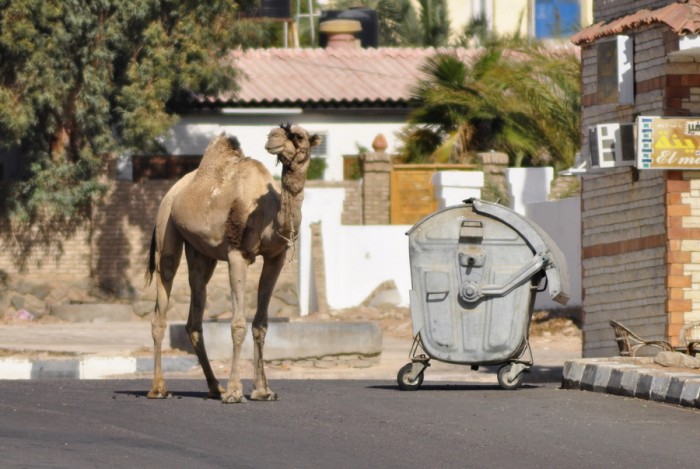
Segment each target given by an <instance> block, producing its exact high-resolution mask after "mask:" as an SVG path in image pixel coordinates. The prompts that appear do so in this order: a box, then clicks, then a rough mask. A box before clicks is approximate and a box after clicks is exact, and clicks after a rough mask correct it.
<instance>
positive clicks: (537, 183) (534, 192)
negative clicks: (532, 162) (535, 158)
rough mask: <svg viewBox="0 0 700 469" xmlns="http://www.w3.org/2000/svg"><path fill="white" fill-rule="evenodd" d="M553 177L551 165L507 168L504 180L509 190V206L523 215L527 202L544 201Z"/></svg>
mask: <svg viewBox="0 0 700 469" xmlns="http://www.w3.org/2000/svg"><path fill="white" fill-rule="evenodd" d="M553 178H554V169H553V168H551V167H544V168H508V169H507V170H506V180H507V181H508V186H509V190H510V208H512V209H513V210H515V211H516V212H518V213H519V214H520V215H525V206H526V205H527V204H531V203H536V202H544V201H546V200H547V197H548V196H549V187H550V186H551V184H552V179H553Z"/></svg>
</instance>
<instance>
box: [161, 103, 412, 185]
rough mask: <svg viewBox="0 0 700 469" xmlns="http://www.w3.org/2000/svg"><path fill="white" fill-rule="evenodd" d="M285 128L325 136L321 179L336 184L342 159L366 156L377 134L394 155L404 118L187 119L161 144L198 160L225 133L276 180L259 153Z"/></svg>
mask: <svg viewBox="0 0 700 469" xmlns="http://www.w3.org/2000/svg"><path fill="white" fill-rule="evenodd" d="M246 111H247V112H251V111H250V110H246ZM261 112H262V111H261ZM287 122H291V123H294V124H298V125H301V126H302V127H304V128H305V129H306V130H308V131H309V132H312V133H324V134H325V136H326V148H327V155H326V158H327V163H328V166H327V168H326V172H325V175H324V179H325V180H327V181H342V180H343V155H357V154H359V150H358V148H360V147H363V148H366V149H369V150H371V148H372V141H373V140H374V138H375V137H376V136H377V134H380V133H381V134H383V135H384V137H386V140H387V143H388V144H389V147H388V149H387V151H388V152H390V153H391V152H393V151H395V150H396V147H397V144H398V139H397V137H396V134H397V132H398V131H399V130H400V129H401V128H402V127H403V126H404V116H397V115H389V116H387V115H384V116H382V115H371V114H363V115H356V114H355V115H350V116H335V115H327V114H300V113H296V114H295V113H293V112H278V113H274V114H273V113H269V114H258V115H250V114H208V115H205V114H200V115H188V116H183V117H182V119H181V120H180V121H179V122H178V123H177V124H176V125H175V126H174V128H173V129H172V131H171V132H170V133H169V134H168V135H167V137H166V138H165V139H164V140H163V144H164V145H165V148H166V149H167V150H168V152H170V153H171V154H173V155H201V154H202V153H203V152H204V149H205V148H206V146H207V145H208V144H209V142H210V141H211V139H212V138H213V137H215V136H217V135H219V134H221V132H226V133H228V134H229V135H234V136H236V137H238V140H239V141H240V142H241V146H242V148H243V151H244V153H245V154H246V155H247V156H253V157H255V158H256V159H259V160H260V161H262V162H263V163H264V164H265V165H266V166H267V167H268V169H269V170H270V172H271V173H272V174H273V175H279V174H280V171H281V167H279V166H277V165H276V158H275V157H274V156H272V155H269V154H268V153H267V152H266V151H265V142H266V141H267V134H268V133H269V132H270V130H271V129H272V128H274V127H276V126H278V125H280V124H281V123H287Z"/></svg>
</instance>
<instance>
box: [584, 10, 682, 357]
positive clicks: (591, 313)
mask: <svg viewBox="0 0 700 469" xmlns="http://www.w3.org/2000/svg"><path fill="white" fill-rule="evenodd" d="M665 3H667V2H637V1H635V2H632V1H626V2H625V1H615V2H596V4H595V7H594V14H595V15H596V21H598V20H601V19H603V20H609V19H611V18H616V17H619V16H623V15H625V14H629V13H630V12H631V11H635V10H636V9H638V8H642V7H651V8H653V7H658V6H659V5H660V4H665ZM641 4H644V5H641ZM633 36H634V51H635V53H634V77H635V104H633V105H620V104H600V105H599V104H597V103H596V93H597V66H598V63H597V52H596V44H591V45H587V46H585V47H583V48H582V50H581V60H582V75H581V77H582V93H583V96H582V105H583V106H582V128H583V129H584V130H585V129H588V128H589V127H590V126H592V125H595V124H599V123H607V122H633V121H634V120H635V118H636V116H637V115H640V114H645V115H664V93H665V87H666V73H667V71H666V69H665V66H664V64H665V62H666V57H667V55H668V53H669V52H672V51H674V50H677V48H678V38H677V36H675V35H674V34H672V33H670V32H669V30H668V28H667V27H665V26H660V25H650V26H644V27H641V28H639V29H637V30H635V31H634V32H633ZM581 151H582V153H583V154H587V153H588V152H589V142H588V135H587V131H584V132H583V136H582V149H581ZM673 187H674V183H673V182H671V183H670V184H669V185H668V186H667V181H666V174H665V173H664V172H661V171H653V172H649V171H648V172H644V171H639V172H638V171H636V170H634V169H632V168H621V169H611V170H607V171H606V172H605V173H601V174H597V175H586V176H585V177H583V178H582V184H581V210H582V227H581V229H582V238H581V243H582V269H583V280H582V288H583V309H584V315H585V317H584V326H583V332H584V345H583V354H584V356H586V357H595V356H609V355H615V354H616V353H617V346H616V344H615V342H614V334H613V332H612V328H611V327H610V326H609V323H608V322H609V320H610V319H612V318H614V319H617V320H620V321H621V322H623V323H624V324H626V325H628V326H629V327H631V328H632V329H633V330H634V331H635V332H638V333H639V334H640V335H643V336H647V337H656V338H665V337H668V336H669V334H670V333H673V332H674V331H675V328H673V329H672V328H670V327H669V316H668V308H676V307H686V306H687V303H684V302H677V301H676V297H678V296H679V295H681V292H679V291H678V290H671V288H685V287H681V286H680V285H685V284H686V283H687V280H686V279H680V278H676V277H673V276H670V275H669V273H670V271H673V272H677V271H678V268H679V267H678V266H673V265H672V264H669V263H668V261H669V259H671V258H672V256H671V255H670V254H669V252H668V249H669V247H671V245H670V241H669V240H668V239H667V224H668V223H670V219H669V218H667V212H666V200H667V197H668V195H667V191H668V190H671V189H673ZM672 247H673V248H676V247H677V246H676V245H675V244H674V245H673V246H672ZM679 259H681V258H679ZM674 282H679V283H678V285H679V286H673V287H671V285H676V284H675V283H674ZM671 294H672V295H674V298H673V300H672V299H671Z"/></svg>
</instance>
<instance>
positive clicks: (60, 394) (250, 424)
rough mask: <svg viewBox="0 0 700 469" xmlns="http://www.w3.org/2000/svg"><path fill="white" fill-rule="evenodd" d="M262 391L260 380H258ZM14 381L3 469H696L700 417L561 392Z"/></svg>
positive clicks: (4, 407) (0, 415)
mask: <svg viewBox="0 0 700 469" xmlns="http://www.w3.org/2000/svg"><path fill="white" fill-rule="evenodd" d="M245 384H246V385H247V386H248V387H249V386H250V383H249V382H245ZM148 386H149V382H148V381H145V380H103V381H79V380H32V381H0V466H2V467H32V468H34V467H51V468H62V467H65V468H69V467H70V468H78V467H130V468H131V467H149V468H159V467H199V468H205V467H236V468H246V467H256V468H316V467H319V468H333V469H340V468H374V467H382V468H388V467H440V468H447V467H557V468H561V467H571V468H576V467H623V466H624V467H643V468H647V467H695V466H697V464H698V461H699V460H700V450H699V449H698V437H699V436H700V413H698V412H697V411H693V410H687V409H684V408H680V407H674V406H669V405H664V404H658V403H654V402H649V401H641V400H635V399H627V398H622V397H617V396H610V395H605V394H595V393H588V392H584V391H565V390H560V389H558V387H557V386H556V385H555V384H547V385H537V386H536V385H527V386H526V387H524V388H522V389H519V390H517V391H503V390H500V389H499V388H498V387H497V386H494V385H490V384H473V385H470V384H464V383H459V384H446V383H440V384H429V383H427V382H426V383H424V384H423V386H422V387H421V388H420V390H418V391H414V392H406V391H399V390H398V389H397V386H396V383H395V382H389V381H359V380H347V381H337V380H276V381H273V382H272V383H271V386H272V387H273V389H274V390H275V391H277V392H278V393H279V394H280V396H281V399H280V401H278V402H247V403H245V404H233V405H223V404H221V403H220V402H218V401H216V400H211V399H206V393H205V386H204V383H203V381H202V380H172V381H169V386H170V389H171V391H173V393H174V395H175V397H174V398H173V399H168V400H162V401H152V400H148V399H146V397H145V395H146V391H147V390H148Z"/></svg>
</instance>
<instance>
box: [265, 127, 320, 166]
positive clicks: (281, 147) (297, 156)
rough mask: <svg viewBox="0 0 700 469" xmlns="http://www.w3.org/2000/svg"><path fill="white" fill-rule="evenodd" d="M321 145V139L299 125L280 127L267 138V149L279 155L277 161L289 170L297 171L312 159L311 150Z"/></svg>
mask: <svg viewBox="0 0 700 469" xmlns="http://www.w3.org/2000/svg"><path fill="white" fill-rule="evenodd" d="M320 143H321V137H320V136H318V135H317V134H314V135H309V133H308V132H307V131H306V130H304V129H303V128H301V127H299V126H298V125H292V124H287V125H280V126H279V127H278V128H276V129H273V130H272V131H271V132H270V134H269V135H268V136H267V143H266V144H265V149H266V150H267V151H268V152H270V153H272V154H273V155H277V161H279V162H280V163H282V166H284V167H285V168H287V169H291V170H292V171H296V170H297V169H299V168H300V167H301V166H303V165H304V164H306V163H307V162H308V161H309V158H310V157H311V148H312V147H315V146H316V145H318V144H320Z"/></svg>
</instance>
